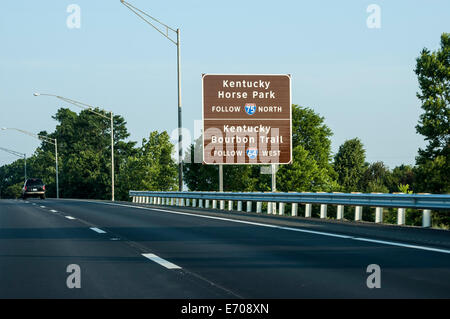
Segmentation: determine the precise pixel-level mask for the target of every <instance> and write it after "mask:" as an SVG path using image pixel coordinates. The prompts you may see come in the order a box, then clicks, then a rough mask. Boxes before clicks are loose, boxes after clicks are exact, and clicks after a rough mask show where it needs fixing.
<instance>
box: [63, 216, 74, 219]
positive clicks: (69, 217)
mask: <svg viewBox="0 0 450 319" xmlns="http://www.w3.org/2000/svg"><path fill="white" fill-rule="evenodd" d="M65 217H66V218H67V219H75V218H73V217H72V216H65Z"/></svg>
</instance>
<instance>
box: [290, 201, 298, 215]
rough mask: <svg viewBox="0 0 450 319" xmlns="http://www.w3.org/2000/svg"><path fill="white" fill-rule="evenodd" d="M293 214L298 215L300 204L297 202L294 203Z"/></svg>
mask: <svg viewBox="0 0 450 319" xmlns="http://www.w3.org/2000/svg"><path fill="white" fill-rule="evenodd" d="M291 215H292V216H297V215H298V204H297V203H292V206H291Z"/></svg>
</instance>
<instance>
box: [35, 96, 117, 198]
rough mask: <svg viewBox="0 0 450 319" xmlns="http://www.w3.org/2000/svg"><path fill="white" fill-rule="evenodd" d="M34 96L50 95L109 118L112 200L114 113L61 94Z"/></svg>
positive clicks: (112, 190)
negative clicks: (97, 108) (98, 109)
mask: <svg viewBox="0 0 450 319" xmlns="http://www.w3.org/2000/svg"><path fill="white" fill-rule="evenodd" d="M33 95H34V96H51V97H55V98H57V99H59V100H61V101H63V102H66V103H69V104H72V105H74V106H76V107H79V108H81V109H83V110H87V111H89V112H91V113H94V114H96V115H98V116H101V117H103V118H106V119H109V120H110V124H111V200H112V201H114V189H115V183H114V115H113V112H112V111H107V110H104V109H101V108H100V109H101V110H102V111H103V112H104V113H106V114H107V113H109V116H107V115H105V114H103V113H100V112H97V111H94V108H95V107H94V106H92V105H89V104H86V103H83V102H80V101H76V100H73V99H69V98H66V97H63V96H59V95H55V94H47V93H33Z"/></svg>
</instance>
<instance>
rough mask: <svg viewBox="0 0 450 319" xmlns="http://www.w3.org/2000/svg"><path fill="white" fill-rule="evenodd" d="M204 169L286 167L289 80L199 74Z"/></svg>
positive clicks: (289, 153)
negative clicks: (217, 166) (213, 166)
mask: <svg viewBox="0 0 450 319" xmlns="http://www.w3.org/2000/svg"><path fill="white" fill-rule="evenodd" d="M202 89H203V163H205V164H266V165H267V164H290V163H291V161H292V110H291V107H292V104H291V77H290V75H276V74H274V75H268V74H267V75H266V74H261V75H258V74H244V75H238V74H236V75H234V74H204V75H203V77H202Z"/></svg>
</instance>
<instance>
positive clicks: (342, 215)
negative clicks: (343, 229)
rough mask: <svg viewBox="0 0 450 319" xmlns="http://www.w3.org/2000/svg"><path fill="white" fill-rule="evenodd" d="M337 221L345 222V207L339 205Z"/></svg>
mask: <svg viewBox="0 0 450 319" xmlns="http://www.w3.org/2000/svg"><path fill="white" fill-rule="evenodd" d="M336 219H337V220H343V219H344V205H338V206H337V213H336Z"/></svg>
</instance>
